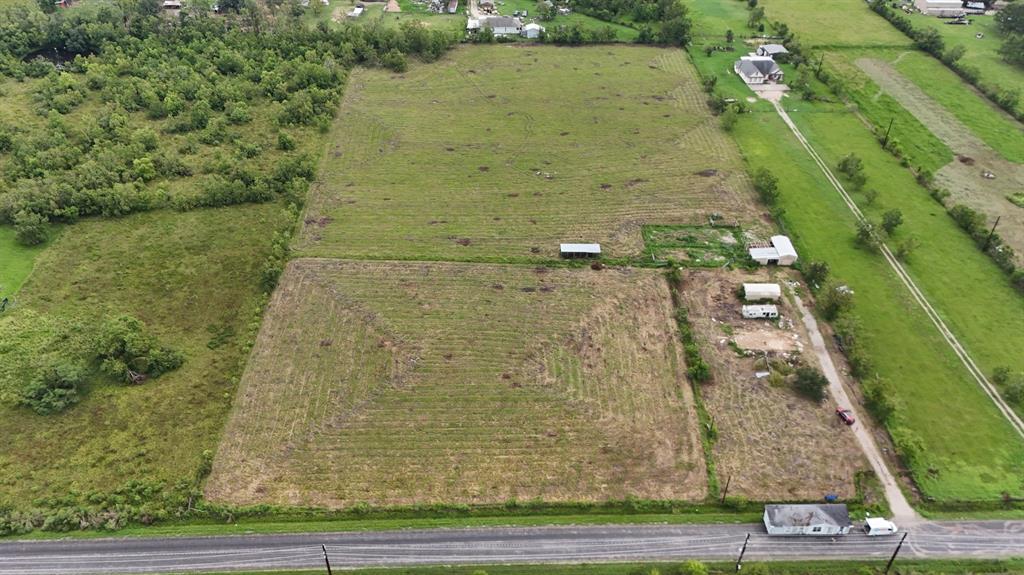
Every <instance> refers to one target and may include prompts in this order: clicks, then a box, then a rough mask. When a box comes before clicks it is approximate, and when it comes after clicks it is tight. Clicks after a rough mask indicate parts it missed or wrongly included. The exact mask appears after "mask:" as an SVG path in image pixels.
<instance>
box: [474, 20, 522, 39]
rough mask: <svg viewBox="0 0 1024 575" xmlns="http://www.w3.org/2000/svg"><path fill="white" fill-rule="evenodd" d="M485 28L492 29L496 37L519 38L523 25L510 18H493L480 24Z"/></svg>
mask: <svg viewBox="0 0 1024 575" xmlns="http://www.w3.org/2000/svg"><path fill="white" fill-rule="evenodd" d="M480 26H481V27H483V28H490V29H491V31H492V32H494V35H495V36H518V35H519V31H520V30H522V29H523V23H522V22H520V21H519V20H518V19H516V18H512V17H510V16H491V17H490V18H487V19H485V20H484V21H482V22H481V23H480Z"/></svg>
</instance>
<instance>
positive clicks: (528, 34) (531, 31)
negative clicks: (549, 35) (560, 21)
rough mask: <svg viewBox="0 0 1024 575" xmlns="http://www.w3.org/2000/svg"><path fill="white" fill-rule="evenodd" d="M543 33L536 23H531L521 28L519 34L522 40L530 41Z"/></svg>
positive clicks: (542, 29)
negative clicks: (527, 39)
mask: <svg viewBox="0 0 1024 575" xmlns="http://www.w3.org/2000/svg"><path fill="white" fill-rule="evenodd" d="M542 33H544V27H543V26H541V25H540V24H537V23H536V22H531V23H529V24H527V25H526V26H523V30H522V31H521V32H520V34H522V36H523V37H524V38H529V39H531V40H533V39H536V38H540V35H541V34H542Z"/></svg>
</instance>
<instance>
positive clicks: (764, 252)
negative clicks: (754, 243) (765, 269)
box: [749, 248, 779, 260]
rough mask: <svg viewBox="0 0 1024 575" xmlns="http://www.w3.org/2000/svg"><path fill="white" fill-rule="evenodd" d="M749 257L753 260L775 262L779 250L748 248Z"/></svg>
mask: <svg viewBox="0 0 1024 575" xmlns="http://www.w3.org/2000/svg"><path fill="white" fill-rule="evenodd" d="M749 252H750V257H751V258H752V259H755V260H777V259H779V250H777V249H775V248H750V250H749Z"/></svg>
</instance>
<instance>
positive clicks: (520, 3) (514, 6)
mask: <svg viewBox="0 0 1024 575" xmlns="http://www.w3.org/2000/svg"><path fill="white" fill-rule="evenodd" d="M466 1H467V0H463V2H466ZM498 9H499V11H500V12H501V14H503V15H506V16H511V15H512V13H513V12H515V11H516V10H526V11H527V12H528V16H527V19H526V20H524V23H525V22H529V20H531V19H533V18H535V17H536V16H537V0H504V4H501V5H499V6H498ZM537 23H538V24H540V25H541V26H544V27H545V28H548V29H552V28H554V27H558V26H575V25H577V24H578V25H579V26H580V27H582V28H583V29H584V30H595V29H601V28H605V27H611V28H612V29H614V30H615V37H616V38H617V39H618V40H619V41H621V42H629V41H632V40H633V39H635V38H636V37H637V35H638V34H639V32H638V31H637V30H636V29H634V28H630V27H629V26H623V25H621V24H615V23H613V22H606V21H604V20H598V19H597V18H594V17H593V16H588V15H586V14H582V13H580V12H572V13H570V14H564V15H562V14H560V15H558V16H555V18H554V19H553V20H550V21H547V22H541V21H539V20H538V21H537Z"/></svg>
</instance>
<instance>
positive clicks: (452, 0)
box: [448, 0, 459, 14]
mask: <svg viewBox="0 0 1024 575" xmlns="http://www.w3.org/2000/svg"><path fill="white" fill-rule="evenodd" d="M458 11H459V0H449V2H448V13H449V14H454V13H456V12H458Z"/></svg>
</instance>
